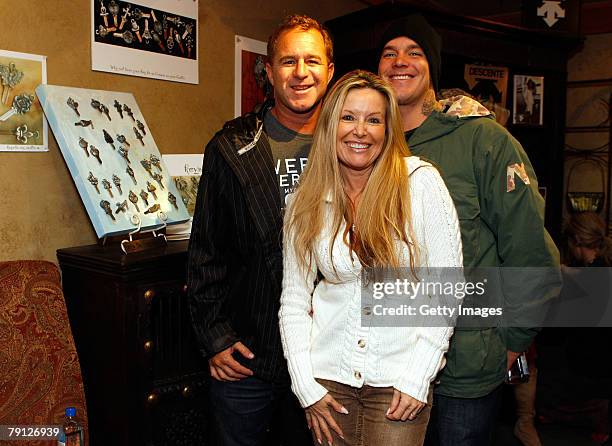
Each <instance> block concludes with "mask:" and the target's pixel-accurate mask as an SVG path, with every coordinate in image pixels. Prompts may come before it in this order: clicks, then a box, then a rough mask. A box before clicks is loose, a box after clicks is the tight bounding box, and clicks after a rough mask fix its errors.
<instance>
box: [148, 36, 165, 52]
mask: <svg viewBox="0 0 612 446" xmlns="http://www.w3.org/2000/svg"><path fill="white" fill-rule="evenodd" d="M151 36H152V37H153V41H154V42H155V43H157V44H158V45H159V47H160V48H161V50H162V51H166V47H165V46H164V44H163V42H162V41H161V39H160V38H159V35H158V34H157V33H156V32H155V31H151Z"/></svg>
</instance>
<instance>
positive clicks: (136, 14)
mask: <svg viewBox="0 0 612 446" xmlns="http://www.w3.org/2000/svg"><path fill="white" fill-rule="evenodd" d="M132 15H133V16H134V18H135V19H136V20H140V19H145V20H146V19H148V18H149V17H151V15H150V14H145V13H144V12H142V11H141V10H140V8H134V12H133V13H132Z"/></svg>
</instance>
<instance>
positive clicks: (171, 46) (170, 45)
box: [164, 22, 174, 53]
mask: <svg viewBox="0 0 612 446" xmlns="http://www.w3.org/2000/svg"><path fill="white" fill-rule="evenodd" d="M164 23H166V22H164ZM166 34H167V33H166V30H165V29H164V35H166ZM166 48H168V52H169V53H171V52H172V50H173V49H174V37H173V36H172V27H170V34H169V35H168V37H166Z"/></svg>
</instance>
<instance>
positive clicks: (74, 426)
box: [57, 407, 83, 446]
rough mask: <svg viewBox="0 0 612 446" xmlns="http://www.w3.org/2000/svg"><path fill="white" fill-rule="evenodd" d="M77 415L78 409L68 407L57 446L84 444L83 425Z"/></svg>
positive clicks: (81, 445)
mask: <svg viewBox="0 0 612 446" xmlns="http://www.w3.org/2000/svg"><path fill="white" fill-rule="evenodd" d="M75 417H76V409H75V408H74V407H67V408H66V418H64V424H63V426H62V430H61V432H60V435H59V439H58V442H57V446H83V426H81V423H79V422H78V421H77V419H76V418H75Z"/></svg>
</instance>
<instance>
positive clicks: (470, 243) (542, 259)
mask: <svg viewBox="0 0 612 446" xmlns="http://www.w3.org/2000/svg"><path fill="white" fill-rule="evenodd" d="M379 50H380V51H379V53H378V54H379V55H380V59H379V65H378V71H379V74H380V75H381V76H382V77H383V78H385V79H386V80H387V81H389V82H390V83H391V85H392V86H393V88H394V90H395V92H396V94H397V99H398V104H399V106H400V111H401V113H402V121H403V126H404V131H405V134H406V140H407V141H408V145H409V147H410V149H411V150H412V152H413V154H415V155H417V156H420V157H422V158H425V159H427V160H430V161H432V162H433V163H434V164H435V165H436V166H437V167H438V168H439V169H440V173H441V174H442V177H443V178H444V180H445V182H446V185H447V187H448V190H449V192H450V194H451V196H452V198H453V201H454V203H455V207H456V208H457V213H458V215H459V222H460V226H461V236H462V242H463V258H464V266H465V267H466V268H467V267H550V268H556V267H558V265H559V253H558V250H557V249H556V247H555V245H554V243H553V242H552V239H551V238H550V236H549V234H548V232H547V231H546V229H544V201H543V199H542V197H541V196H540V194H539V192H538V187H537V179H536V176H535V174H534V171H533V168H532V166H531V163H530V161H529V158H528V157H527V154H526V153H525V151H524V150H523V148H522V147H521V145H520V144H519V142H518V141H517V140H516V139H514V138H513V137H512V135H510V133H508V131H506V129H504V128H503V127H502V126H500V125H499V124H497V123H496V122H495V118H494V116H493V115H492V114H491V113H490V112H489V111H488V110H487V109H486V108H485V107H483V106H482V105H481V104H479V103H478V102H476V101H474V100H472V99H470V98H468V97H466V96H458V97H454V98H451V99H448V100H444V101H441V102H438V101H436V95H435V92H436V91H437V90H438V80H439V76H440V65H441V58H440V51H441V38H440V36H439V35H438V34H437V32H436V31H435V30H434V29H433V28H432V27H431V26H430V25H429V24H428V23H427V21H426V20H425V19H424V18H423V17H422V16H421V15H418V14H415V15H410V16H407V17H404V18H402V19H399V20H397V21H395V22H393V23H391V24H390V25H389V27H388V28H387V30H386V31H385V32H384V34H383V36H382V38H381V40H380V46H379ZM546 285H547V286H546V287H545V288H546V289H538V290H535V291H534V292H535V293H536V294H537V293H539V294H537V295H534V296H533V298H534V300H535V299H541V300H545V299H547V298H549V297H551V296H553V295H554V294H555V293H556V292H557V291H558V288H559V287H560V279H558V276H556V277H555V278H553V280H552V281H549V282H548V283H547V284H546ZM503 291H506V292H503ZM502 292H503V294H504V297H507V294H508V293H507V290H502ZM536 333H537V330H536V329H529V328H505V329H503V328H499V327H498V328H476V329H474V328H472V329H462V328H460V327H458V328H457V329H456V330H455V334H454V336H453V338H452V339H451V344H450V349H449V352H448V355H447V363H446V367H445V368H444V370H443V371H442V373H441V375H440V376H439V382H438V383H436V386H435V389H434V405H433V410H432V420H431V422H430V423H431V424H430V429H429V431H428V438H427V444H439V445H443V446H447V445H448V446H450V445H452V446H463V445H470V446H474V445H487V444H490V438H491V433H492V428H493V426H494V421H495V417H496V414H497V410H496V409H497V405H498V400H499V395H500V390H501V385H502V383H503V382H504V380H505V377H506V374H507V370H508V369H509V367H510V366H511V365H512V363H513V362H514V361H515V360H516V358H517V357H518V355H519V354H520V353H521V352H523V351H525V350H527V348H528V347H529V345H530V344H531V342H532V340H533V338H534V336H535V335H536Z"/></svg>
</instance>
